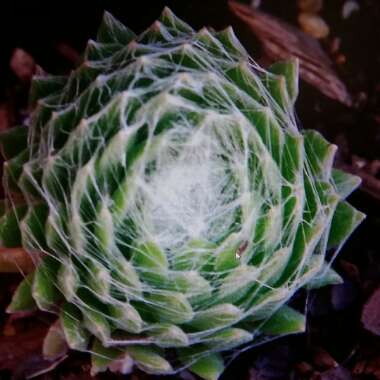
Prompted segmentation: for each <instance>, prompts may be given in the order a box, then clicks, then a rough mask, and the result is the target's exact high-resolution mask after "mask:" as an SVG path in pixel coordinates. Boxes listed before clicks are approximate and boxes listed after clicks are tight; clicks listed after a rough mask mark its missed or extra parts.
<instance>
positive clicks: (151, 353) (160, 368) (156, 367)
mask: <svg viewBox="0 0 380 380" xmlns="http://www.w3.org/2000/svg"><path fill="white" fill-rule="evenodd" d="M126 352H127V353H128V354H129V355H130V356H131V357H132V359H133V360H134V361H135V363H136V365H137V366H138V367H139V368H140V369H142V370H143V371H145V372H147V373H149V374H152V375H165V374H170V373H172V372H173V368H172V366H171V365H170V363H169V362H168V361H167V360H165V359H164V358H163V357H162V356H161V355H160V354H159V353H158V351H156V350H154V349H153V348H151V347H143V346H128V347H127V348H126Z"/></svg>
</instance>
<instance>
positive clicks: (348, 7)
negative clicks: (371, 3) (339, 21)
mask: <svg viewBox="0 0 380 380" xmlns="http://www.w3.org/2000/svg"><path fill="white" fill-rule="evenodd" d="M359 9H360V7H359V4H358V3H357V2H356V1H354V0H347V1H346V2H345V3H344V4H343V8H342V18H343V19H347V18H349V17H350V16H351V15H352V13H354V12H357V11H358V10H359Z"/></svg>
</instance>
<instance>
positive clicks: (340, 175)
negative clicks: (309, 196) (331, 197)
mask: <svg viewBox="0 0 380 380" xmlns="http://www.w3.org/2000/svg"><path fill="white" fill-rule="evenodd" d="M332 179H333V182H334V185H335V188H336V191H337V192H338V194H339V195H340V196H341V198H342V199H345V198H347V197H348V196H349V195H350V194H351V193H352V192H353V191H354V190H355V189H356V188H357V187H358V186H359V185H360V183H361V181H362V180H361V178H360V177H358V176H356V175H352V174H349V173H346V172H344V171H343V170H339V169H333V170H332Z"/></svg>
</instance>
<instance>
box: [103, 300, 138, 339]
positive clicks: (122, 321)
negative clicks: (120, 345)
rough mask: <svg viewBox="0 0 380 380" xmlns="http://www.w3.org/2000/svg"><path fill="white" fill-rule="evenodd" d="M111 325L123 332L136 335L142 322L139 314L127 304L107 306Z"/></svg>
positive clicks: (119, 303) (120, 303)
mask: <svg viewBox="0 0 380 380" xmlns="http://www.w3.org/2000/svg"><path fill="white" fill-rule="evenodd" d="M108 309H109V313H110V316H111V318H112V320H113V324H114V325H115V326H116V327H118V328H121V329H123V330H125V331H128V332H130V333H133V334H138V333H139V332H141V330H142V328H143V320H142V319H141V316H140V314H139V312H138V311H137V310H136V308H134V307H133V306H132V305H131V304H129V303H127V302H124V303H122V302H118V303H116V302H115V303H114V304H110V305H108Z"/></svg>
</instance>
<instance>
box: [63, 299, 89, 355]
mask: <svg viewBox="0 0 380 380" xmlns="http://www.w3.org/2000/svg"><path fill="white" fill-rule="evenodd" d="M59 319H60V321H61V325H62V329H63V333H64V335H65V339H66V342H67V344H68V345H69V347H70V348H72V349H74V350H78V351H84V350H86V348H87V346H88V342H89V338H90V337H89V334H88V332H87V331H86V330H85V329H84V326H83V322H82V314H81V312H80V311H79V309H78V308H77V307H76V306H75V305H74V304H71V303H68V302H66V303H64V304H63V305H62V307H61V311H60V314H59Z"/></svg>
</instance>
